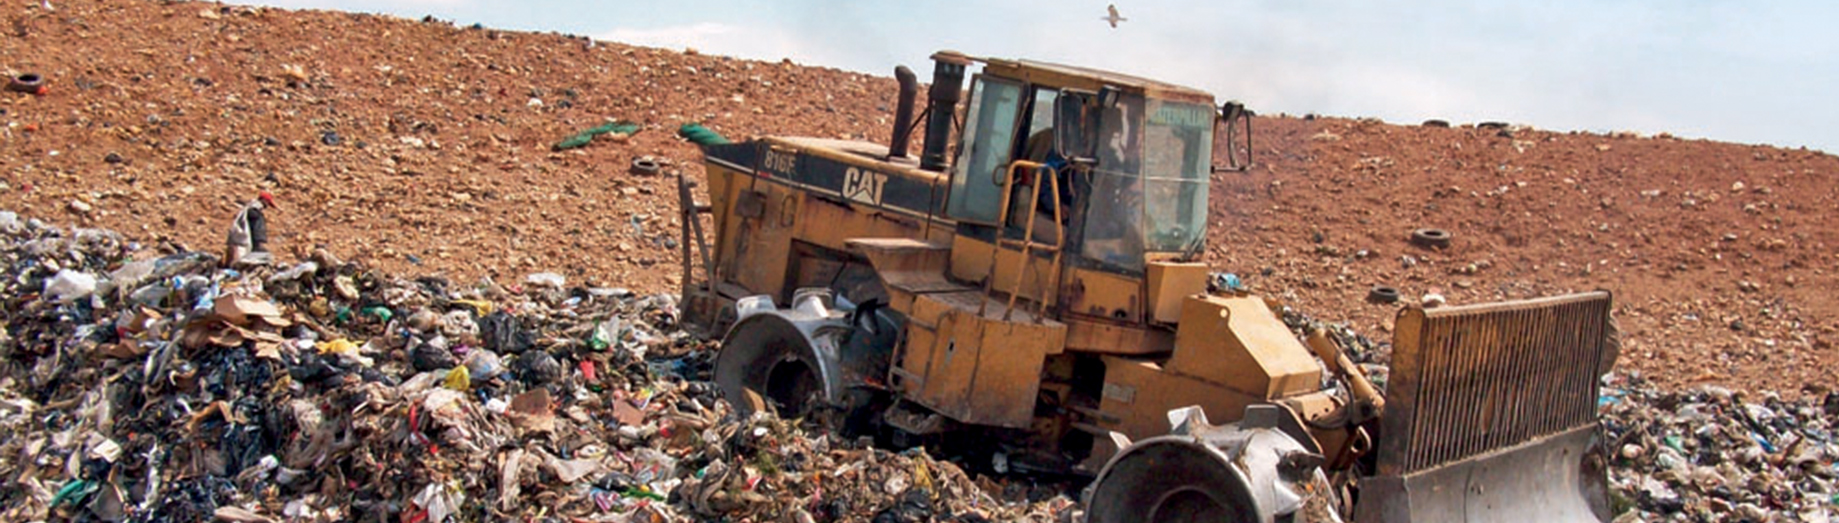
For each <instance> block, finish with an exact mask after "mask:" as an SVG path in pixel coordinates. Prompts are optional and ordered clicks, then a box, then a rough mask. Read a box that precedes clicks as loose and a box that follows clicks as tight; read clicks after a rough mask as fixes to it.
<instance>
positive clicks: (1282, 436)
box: [1086, 405, 1339, 523]
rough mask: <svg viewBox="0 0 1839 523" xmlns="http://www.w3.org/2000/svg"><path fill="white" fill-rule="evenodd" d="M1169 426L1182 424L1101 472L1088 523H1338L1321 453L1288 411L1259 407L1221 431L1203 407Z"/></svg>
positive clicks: (1183, 412) (1089, 500)
mask: <svg viewBox="0 0 1839 523" xmlns="http://www.w3.org/2000/svg"><path fill="white" fill-rule="evenodd" d="M1169 418H1170V420H1173V421H1179V423H1175V425H1176V427H1175V430H1174V434H1172V435H1168V436H1159V437H1154V438H1150V439H1146V440H1143V441H1140V442H1137V443H1136V444H1133V445H1130V446H1128V447H1126V448H1125V449H1124V450H1122V451H1120V452H1118V454H1117V455H1116V456H1114V457H1112V458H1111V462H1110V463H1107V464H1106V465H1105V468H1104V470H1103V471H1100V472H1099V474H1098V478H1097V479H1095V480H1094V481H1093V482H1092V486H1091V488H1090V489H1089V490H1088V491H1087V492H1086V517H1087V521H1089V522H1091V523H1113V522H1118V523H1121V522H1126V521H1130V522H1135V521H1145V522H1155V523H1175V522H1189V521H1193V522H1200V521H1220V522H1232V523H1270V522H1273V521H1290V522H1295V523H1325V522H1330V521H1338V519H1336V515H1335V514H1334V510H1333V507H1334V506H1335V505H1336V504H1338V503H1339V500H1338V499H1336V497H1335V496H1334V494H1332V493H1330V492H1329V490H1328V488H1327V485H1328V482H1327V479H1326V476H1324V475H1323V472H1322V470H1321V469H1320V465H1321V463H1322V460H1321V458H1322V455H1321V449H1318V448H1316V447H1315V446H1314V441H1313V440H1307V436H1306V432H1304V430H1303V428H1302V426H1301V425H1300V424H1299V422H1297V421H1295V420H1296V418H1295V417H1294V416H1290V415H1289V413H1288V411H1286V410H1283V409H1281V408H1280V407H1275V406H1270V405H1253V406H1251V407H1249V408H1247V409H1246V414H1245V418H1244V419H1243V420H1241V421H1240V422H1239V423H1234V424H1227V425H1220V426H1214V425H1210V424H1208V423H1207V420H1206V416H1205V414H1204V413H1202V412H1201V411H1200V409H1199V408H1198V407H1188V408H1185V409H1176V411H1174V412H1171V413H1170V416H1169ZM1298 437H1302V438H1304V439H1302V440H1299V439H1298Z"/></svg>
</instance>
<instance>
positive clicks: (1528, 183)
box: [0, 0, 1839, 394]
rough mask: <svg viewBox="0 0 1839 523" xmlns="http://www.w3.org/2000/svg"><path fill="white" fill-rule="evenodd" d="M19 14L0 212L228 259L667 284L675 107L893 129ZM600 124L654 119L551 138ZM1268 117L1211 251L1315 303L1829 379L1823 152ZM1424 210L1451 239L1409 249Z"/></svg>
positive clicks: (771, 72) (312, 42)
mask: <svg viewBox="0 0 1839 523" xmlns="http://www.w3.org/2000/svg"><path fill="white" fill-rule="evenodd" d="M7 22H8V23H7V24H6V25H5V26H4V27H0V33H4V34H0V70H4V71H5V72H8V73H25V72H33V73H39V74H42V75H44V76H45V77H46V78H47V80H48V83H49V88H48V91H47V92H46V93H44V94H42V95H28V94H19V93H4V94H0V110H3V111H4V113H0V144H4V145H3V146H0V208H4V209H9V210H14V211H18V212H20V213H21V214H23V215H25V216H29V217H38V218H40V219H44V220H47V221H51V222H55V223H58V224H64V225H78V226H85V227H107V228H113V229H117V230H120V231H122V232H123V233H125V234H129V235H131V236H135V237H136V238H137V239H138V240H140V241H142V242H145V243H148V244H161V243H168V242H170V243H172V244H175V246H184V247H188V248H192V249H204V250H216V249H218V248H220V246H221V245H222V243H221V242H222V235H223V230H224V228H225V226H226V225H227V221H228V219H229V217H230V215H231V214H232V212H233V211H234V209H235V208H236V207H237V206H238V205H239V203H240V202H242V201H245V200H248V199H249V198H251V197H252V196H253V195H254V194H255V193H256V191H258V190H269V191H272V192H274V193H275V194H276V196H277V197H278V198H279V199H280V206H281V208H280V211H279V212H278V213H277V215H276V216H275V220H276V222H277V223H276V224H275V225H274V226H273V234H275V235H276V243H277V244H278V245H279V246H280V249H281V250H282V251H283V252H282V254H281V257H282V259H283V260H284V261H285V260H292V259H296V258H299V257H302V256H303V255H304V253H306V252H308V251H310V250H311V249H313V248H314V247H316V246H323V247H325V248H327V249H329V250H331V251H332V252H333V253H335V254H337V255H339V256H343V257H346V258H353V259H359V260H363V261H365V262H367V263H369V264H372V265H374V266H378V267H380V268H383V269H385V270H390V271H396V272H404V273H433V274H440V275H445V276H448V277H451V278H456V279H460V280H464V281H470V280H473V279H476V278H479V277H491V278H494V279H496V280H498V281H501V282H505V281H516V280H521V279H522V278H523V276H524V275H525V274H528V273H532V272H538V271H554V272H558V273H561V274H563V275H565V276H567V277H568V278H569V279H570V281H571V282H597V283H600V284H607V285H622V286H629V287H633V288H636V289H640V290H648V291H657V290H670V289H673V288H674V287H675V283H676V281H675V278H676V274H677V270H676V268H675V266H676V261H677V260H676V256H675V255H674V250H673V249H670V248H667V246H668V245H669V244H670V241H671V240H672V239H674V238H675V237H676V235H677V223H676V221H675V220H674V219H673V214H672V210H673V209H674V206H675V194H674V191H675V188H674V183H673V182H671V180H670V179H669V178H667V177H665V176H649V177H648V176H637V175H633V174H630V173H628V166H629V165H630V162H631V161H632V160H633V159H634V158H636V157H639V156H655V157H657V158H659V159H662V160H663V161H665V162H666V163H667V164H668V166H667V171H668V169H669V168H680V169H682V170H684V171H685V172H687V173H690V174H691V175H699V174H700V168H698V167H697V166H696V161H697V160H698V159H699V157H700V155H699V153H698V152H697V150H696V148H695V147H694V146H692V145H690V144H688V143H686V142H683V141H682V140H680V139H678V138H676V137H675V136H673V131H674V130H675V129H676V128H677V127H678V126H680V125H681V124H683V123H685V122H692V121H695V122H703V123H705V124H707V125H709V126H710V127H712V128H714V129H715V130H717V131H719V132H721V133H723V134H725V135H727V136H729V137H731V138H746V137H749V136H754V135H759V134H793V135H809V136H823V137H847V138H865V139H870V140H885V138H886V136H887V134H888V129H889V122H888V119H889V118H891V115H892V100H893V98H894V91H895V88H894V84H893V82H892V80H890V79H887V78H884V77H879V76H869V75H862V74H856V73H849V72H843V71H837V70H830V69H820V68H809V67H803V66H798V65H795V64H792V63H765V62H752V61H744V60H736V59H730V58H724V57H716V56H706V55H699V54H693V53H684V52H678V51H673V50H659V49H648V48H639V47H629V46H625V45H620V44H616V43H607V42H592V41H589V40H587V39H584V38H580V37H571V36H566V35H555V34H530V33H513V32H503V31H496V30H491V29H485V28H469V27H458V26H454V25H451V24H448V23H445V22H441V21H438V20H407V19H398V18H391V17H382V16H373V15H354V14H345V13H332V12H315V11H286V10H277V9H265V8H248V7H227V6H221V5H216V4H203V3H185V2H152V1H139V0H131V1H120V2H101V1H93V0H66V1H60V2H56V10H55V11H47V10H45V9H43V8H42V6H40V5H39V4H37V3H31V4H30V7H25V8H21V9H18V10H15V11H14V12H13V13H12V14H10V15H9V16H8V20H7ZM894 65H895V64H888V66H889V68H890V69H891V68H892V67H893V66H894ZM908 65H909V66H914V67H915V68H916V69H921V70H924V69H925V68H926V65H925V64H908ZM1219 94H1220V95H1221V96H1222V97H1231V93H1219ZM1254 109H1256V107H1254ZM615 118H617V119H625V120H633V121H638V122H642V123H644V124H645V127H644V129H643V130H642V131H641V132H639V133H637V134H635V135H633V136H631V137H630V139H628V140H625V141H623V142H620V141H611V140H604V139H602V140H596V141H594V142H593V143H591V144H590V145H588V146H586V147H583V148H580V149H574V150H569V151H562V152H555V151H552V150H551V145H552V144H554V143H555V142H557V141H560V140H562V139H563V138H566V137H568V136H569V135H571V134H573V133H575V132H577V131H579V130H581V129H585V128H589V127H593V126H596V125H600V124H601V123H604V122H605V121H607V120H608V119H615ZM1255 127H1256V138H1255V139H1256V140H1257V143H1256V146H1255V150H1256V156H1255V158H1256V160H1257V166H1256V167H1255V168H1253V169H1251V170H1250V171H1248V172H1245V173H1219V174H1217V175H1215V180H1216V181H1215V184H1214V190H1213V202H1214V213H1213V222H1214V231H1213V236H1212V239H1213V247H1212V248H1211V251H1210V255H1209V261H1211V262H1212V263H1214V264H1215V265H1216V266H1218V267H1219V268H1220V269H1221V270H1225V271H1232V272H1236V273H1238V274H1240V275H1242V276H1244V278H1245V280H1246V281H1247V282H1248V283H1249V284H1251V285H1252V286H1253V287H1254V288H1255V289H1258V290H1259V291H1261V292H1267V293H1271V294H1275V295H1278V296H1281V297H1283V298H1285V299H1286V300H1288V301H1290V302H1292V303H1295V304H1297V305H1298V306H1299V307H1301V308H1303V309H1305V310H1308V311H1309V312H1311V313H1313V314H1315V315H1317V316H1321V317H1325V318H1331V319H1346V320H1347V321H1350V322H1351V323H1353V324H1354V325H1356V326H1357V327H1358V328H1359V329H1361V330H1362V331H1365V332H1368V333H1370V334H1372V335H1374V337H1376V338H1385V337H1387V336H1388V334H1387V332H1386V329H1388V328H1389V319H1390V318H1391V317H1392V315H1393V314H1394V313H1395V311H1396V307H1397V306H1396V305H1376V304H1369V303H1365V302H1364V301H1363V298H1364V297H1365V295H1366V294H1367V291H1368V289H1369V288H1370V287H1372V286H1373V285H1376V284H1387V285H1393V286H1396V287H1399V288H1400V289H1401V290H1402V291H1404V294H1405V295H1406V296H1407V298H1409V299H1415V298H1416V297H1417V296H1418V295H1420V294H1422V293H1424V292H1427V291H1431V290H1439V291H1441V292H1442V293H1443V294H1445V295H1447V296H1448V297H1449V298H1450V300H1451V301H1452V302H1455V303H1463V302H1473V301H1479V300H1485V299H1494V298H1499V297H1516V298H1517V297H1526V296H1533V295H1539V294H1547V293H1552V292H1558V291H1563V290H1584V289H1591V288H1605V289H1610V290H1612V291H1614V292H1615V293H1616V296H1617V300H1618V302H1619V304H1620V306H1619V307H1618V312H1619V314H1620V317H1619V318H1620V323H1621V326H1622V328H1623V329H1624V330H1625V331H1626V335H1625V338H1626V340H1627V341H1626V342H1625V346H1624V350H1623V359H1622V365H1623V366H1624V367H1625V368H1627V369H1631V370H1637V371H1640V372H1641V373H1643V374H1645V375H1648V376H1650V377H1652V378H1653V379H1655V380H1656V381H1658V382H1660V383H1662V384H1667V385H1679V384H1685V383H1694V382H1711V383H1719V384H1723V385H1727V386H1732V387H1734V388H1739V389H1756V390H1776V391H1781V392H1784V393H1788V394H1794V393H1796V392H1798V391H1800V390H1801V389H1803V388H1804V387H1822V386H1826V385H1823V384H1829V383H1832V382H1834V381H1835V377H1836V374H1839V371H1835V370H1834V369H1835V363H1839V361H1836V360H1839V357H1836V356H1835V354H1839V352H1836V351H1839V349H1835V347H1834V344H1835V343H1839V316H1836V313H1839V299H1836V298H1835V297H1834V296H1833V292H1832V289H1835V288H1839V286H1835V281H1834V275H1833V271H1835V270H1839V237H1835V234H1836V233H1835V231H1839V228H1835V227H1834V226H1832V225H1830V224H1827V223H1824V221H1825V220H1828V219H1831V217H1833V216H1839V212H1836V211H1839V189H1836V188H1835V187H1836V186H1835V183H1834V180H1835V174H1839V158H1835V157H1833V156H1831V155H1827V154H1822V153H1818V152H1810V151H1802V150H1785V149H1778V148H1772V147H1764V146H1750V145H1736V144H1725V143H1715V142H1706V141H1684V140H1677V139H1672V138H1667V137H1652V138H1644V137H1634V136H1620V135H1611V136H1606V135H1599V134H1585V133H1561V132H1550V131H1544V130H1536V129H1530V128H1520V127H1510V128H1507V129H1495V128H1476V127H1473V126H1462V125H1458V126H1456V127H1453V128H1438V127H1421V126H1399V125H1389V124H1384V123H1379V122H1373V121H1357V120H1346V119H1335V118H1314V119H1302V118H1289V117H1260V118H1258V119H1257V121H1256V122H1255ZM1419 227H1437V228H1442V229H1446V230H1448V231H1450V232H1451V233H1453V235H1454V241H1453V245H1452V246H1451V247H1450V248H1448V249H1445V250H1436V251H1431V250H1424V249H1419V248H1415V247H1411V246H1410V245H1409V244H1408V243H1407V242H1406V241H1405V239H1406V237H1407V235H1408V233H1409V232H1410V231H1411V230H1412V229H1415V228H1419ZM1433 288H1434V289H1433Z"/></svg>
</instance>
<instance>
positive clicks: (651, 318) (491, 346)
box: [0, 212, 1076, 522]
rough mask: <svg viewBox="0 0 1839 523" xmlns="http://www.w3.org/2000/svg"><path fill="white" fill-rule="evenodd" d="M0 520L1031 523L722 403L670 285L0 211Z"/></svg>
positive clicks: (959, 483) (902, 466)
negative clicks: (423, 262)
mask: <svg viewBox="0 0 1839 523" xmlns="http://www.w3.org/2000/svg"><path fill="white" fill-rule="evenodd" d="M0 260H3V261H4V268H3V269H0V270H4V273H5V274H4V278H0V285H3V286H4V287H5V294H4V296H5V299H4V305H3V306H4V313H5V317H6V328H5V330H4V334H3V336H0V430H4V431H5V432H6V433H7V434H9V435H10V437H9V438H7V439H6V440H5V441H4V442H3V443H0V477H5V478H7V479H6V482H5V483H4V487H0V519H4V520H6V521H42V520H89V521H96V520H100V521H204V520H213V519H215V520H222V521H283V520H285V521H345V520H349V521H402V522H441V521H450V520H451V521H506V520H524V521H564V520H568V521H643V522H652V521H691V520H696V521H703V520H730V521H745V520H752V521H767V520H771V521H835V520H848V521H864V520H872V521H890V522H900V521H986V520H988V521H1019V520H1035V521H1054V520H1059V519H1062V518H1067V517H1071V516H1072V515H1073V514H1074V513H1075V512H1076V509H1075V507H1074V506H1073V505H1074V503H1073V502H1072V501H1071V500H1069V499H1067V498H1066V497H1064V496H1051V495H1048V496H1043V495H1039V493H1038V492H1028V491H1027V489H1021V488H1017V485H1013V484H1002V483H998V482H996V481H994V480H991V479H988V478H978V479H972V478H971V477H970V476H969V475H967V474H965V473H964V472H963V471H962V470H960V469H959V468H958V467H957V466H955V465H953V464H952V463H949V462H943V461H937V460H934V459H933V458H931V457H929V456H928V455H926V454H925V453H923V452H918V451H909V452H902V453H894V452H890V451H887V450H881V449H875V448H871V447H869V446H868V445H867V443H866V442H861V441H841V440H833V439H832V438H831V437H828V436H821V435H815V434H814V433H808V432H807V431H806V430H805V429H803V428H801V427H800V426H798V425H797V424H795V423H793V422H790V421H783V420H778V419H774V418H771V417H768V416H766V415H764V414H763V415H761V416H758V417H754V418H751V419H740V418H738V417H736V416H733V415H731V414H730V412H731V411H730V409H729V407H728V406H727V405H726V404H725V403H723V402H721V401H719V400H718V399H717V398H718V396H719V394H717V392H716V390H715V389H714V387H713V385H712V384H711V383H709V382H708V381H707V380H708V377H709V376H708V375H709V371H710V356H711V354H710V352H711V351H710V350H708V349H709V347H707V346H706V345H705V344H703V343H701V342H699V341H696V340H695V339H694V338H692V337H690V336H688V335H686V334H684V333H683V332H682V331H681V330H680V329H678V328H677V324H676V322H677V318H676V303H675V299H674V297H672V296H670V295H651V296H645V295H637V294H634V293H631V292H628V291H625V290H622V289H615V288H583V287H570V286H568V285H567V282H566V280H565V279H564V278H563V277H561V276H560V275H556V274H550V273H538V274H532V275H530V276H529V277H527V278H526V279H525V280H524V281H521V282H512V283H505V284H500V283H497V282H493V281H491V280H489V279H486V280H481V281H479V282H477V283H476V284H472V285H458V284H454V283H452V282H449V281H447V280H445V279H441V278H433V277H424V278H416V279H407V278H401V277H394V276H390V275H385V274H380V273H378V272H376V271H373V270H367V269H365V268H364V267H361V266H359V265H357V264H353V263H346V262H343V261H340V260H338V259H335V258H334V257H333V256H331V255H330V254H328V253H326V252H324V251H318V252H314V253H313V254H312V256H310V257H309V259H308V260H306V261H303V262H300V263H299V264H297V265H292V266H282V267H249V268H242V269H240V270H233V269H225V268H220V267H219V260H217V259H216V257H215V256H212V255H210V254H203V253H196V252H172V253H156V252H151V251H150V250H147V249H143V248H141V247H140V246H138V245H135V244H133V243H129V242H127V241H125V240H124V239H123V237H121V236H120V235H117V234H115V233H113V232H109V231H104V230H95V229H75V230H64V229H60V228H58V227H53V226H48V225H46V224H44V223H41V222H39V221H37V220H22V219H21V218H20V217H18V216H17V215H15V214H13V213H10V212H0Z"/></svg>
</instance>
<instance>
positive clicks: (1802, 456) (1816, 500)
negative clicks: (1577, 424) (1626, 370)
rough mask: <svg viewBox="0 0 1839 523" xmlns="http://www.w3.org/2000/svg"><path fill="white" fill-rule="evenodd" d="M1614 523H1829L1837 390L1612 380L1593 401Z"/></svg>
mask: <svg viewBox="0 0 1839 523" xmlns="http://www.w3.org/2000/svg"><path fill="white" fill-rule="evenodd" d="M1600 402H1601V404H1602V412H1603V425H1604V429H1605V436H1606V438H1605V440H1606V441H1607V442H1608V445H1607V449H1608V450H1609V452H1611V455H1610V473H1609V478H1610V484H1611V490H1612V492H1613V493H1614V494H1613V497H1614V498H1616V499H1614V500H1612V505H1614V506H1615V507H1614V508H1615V509H1616V510H1617V511H1621V510H1629V511H1628V512H1625V513H1622V514H1623V515H1622V517H1620V518H1618V519H1617V521H1829V520H1831V519H1832V518H1833V517H1834V514H1835V513H1836V512H1839V464H1835V463H1834V460H1835V459H1839V440H1836V439H1835V432H1834V429H1835V428H1839V427H1836V426H1835V425H1834V423H1833V422H1834V420H1839V394H1835V393H1831V392H1828V393H1826V394H1825V395H1824V396H1823V397H1822V396H1821V395H1818V394H1805V395H1804V397H1803V398H1802V399H1800V400H1798V401H1785V400H1783V399H1782V398H1781V397H1779V396H1778V395H1775V394H1773V393H1765V394H1762V395H1761V397H1760V398H1757V397H1751V396H1747V395H1745V394H1742V393H1736V392H1732V391H1730V390H1727V389H1723V388H1719V387H1710V386H1705V387H1698V388H1695V389H1691V390H1685V391H1673V392H1666V391H1660V390H1657V389H1655V388H1654V387H1653V386H1652V385H1650V384H1648V383H1647V382H1646V381H1645V380H1643V379H1642V378H1641V377H1640V376H1630V375H1621V374H1617V375H1614V376H1612V377H1611V378H1610V380H1609V384H1608V385H1607V386H1605V387H1604V389H1603V394H1602V397H1601V401H1600Z"/></svg>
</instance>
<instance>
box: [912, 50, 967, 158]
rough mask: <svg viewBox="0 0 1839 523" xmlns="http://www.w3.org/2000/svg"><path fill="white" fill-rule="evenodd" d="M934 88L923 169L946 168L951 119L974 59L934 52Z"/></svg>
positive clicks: (928, 115) (929, 110) (946, 52)
mask: <svg viewBox="0 0 1839 523" xmlns="http://www.w3.org/2000/svg"><path fill="white" fill-rule="evenodd" d="M932 63H933V65H932V89H931V91H930V92H929V94H928V95H927V99H928V102H927V108H926V113H927V118H926V140H925V142H924V143H922V144H921V145H920V168H921V169H925V170H928V171H944V170H945V166H946V165H947V164H949V163H951V161H950V159H948V158H946V157H945V142H946V141H947V140H950V139H951V120H952V116H953V115H954V113H956V112H957V108H958V96H959V92H960V91H962V90H963V89H964V69H965V68H966V67H969V66H970V65H971V59H970V57H968V56H964V54H963V53H959V52H957V51H939V52H937V53H932Z"/></svg>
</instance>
